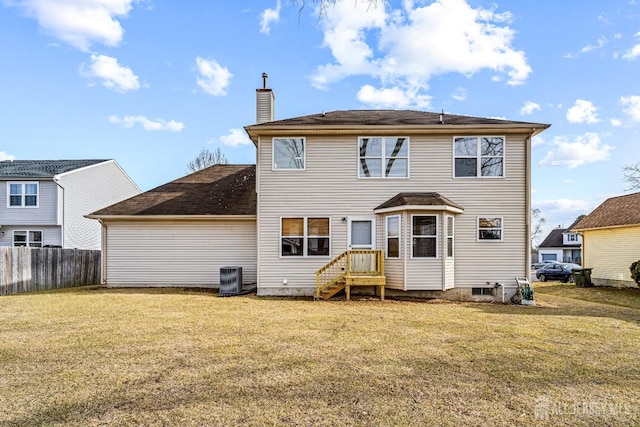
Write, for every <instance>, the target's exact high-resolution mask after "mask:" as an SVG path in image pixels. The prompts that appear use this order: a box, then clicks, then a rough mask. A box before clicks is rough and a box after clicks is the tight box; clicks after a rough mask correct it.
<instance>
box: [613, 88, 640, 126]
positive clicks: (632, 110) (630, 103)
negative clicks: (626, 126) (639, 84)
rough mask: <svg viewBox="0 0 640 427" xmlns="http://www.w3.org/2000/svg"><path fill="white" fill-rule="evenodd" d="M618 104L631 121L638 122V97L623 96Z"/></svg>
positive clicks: (639, 116)
mask: <svg viewBox="0 0 640 427" xmlns="http://www.w3.org/2000/svg"><path fill="white" fill-rule="evenodd" d="M618 103H619V104H620V105H622V107H623V111H624V112H625V114H627V115H628V116H629V117H631V119H632V120H634V121H636V122H640V96H637V95H632V96H623V97H621V98H620V99H619V100H618Z"/></svg>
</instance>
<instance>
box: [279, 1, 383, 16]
mask: <svg viewBox="0 0 640 427" xmlns="http://www.w3.org/2000/svg"><path fill="white" fill-rule="evenodd" d="M340 1H343V0H291V3H293V5H294V6H296V7H297V8H298V12H299V13H302V10H303V9H304V8H305V7H306V6H307V4H308V3H311V4H317V5H318V7H319V10H320V17H322V16H326V15H327V10H328V9H329V8H330V7H333V6H335V5H336V3H338V2H340ZM353 1H354V3H356V4H357V3H366V4H367V9H368V8H370V7H378V5H380V4H383V3H384V2H386V0H353Z"/></svg>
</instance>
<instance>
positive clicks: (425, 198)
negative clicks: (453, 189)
mask: <svg viewBox="0 0 640 427" xmlns="http://www.w3.org/2000/svg"><path fill="white" fill-rule="evenodd" d="M407 210H422V211H425V210H426V211H447V212H453V213H458V214H461V213H463V212H464V209H463V208H462V206H460V205H458V204H457V203H454V202H452V201H451V200H449V199H447V198H446V197H444V196H441V195H440V194H438V193H399V194H397V195H395V196H393V197H392V198H390V199H389V200H387V201H386V202H384V203H383V204H381V205H380V206H378V207H377V208H375V209H374V210H373V211H374V212H375V213H377V214H378V213H386V212H397V211H407Z"/></svg>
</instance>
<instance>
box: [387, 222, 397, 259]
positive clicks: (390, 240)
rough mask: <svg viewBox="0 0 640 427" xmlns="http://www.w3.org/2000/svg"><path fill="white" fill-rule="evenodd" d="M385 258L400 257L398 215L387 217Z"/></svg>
mask: <svg viewBox="0 0 640 427" xmlns="http://www.w3.org/2000/svg"><path fill="white" fill-rule="evenodd" d="M386 233H387V245H386V249H387V250H386V254H387V258H400V215H393V216H388V217H387V226H386Z"/></svg>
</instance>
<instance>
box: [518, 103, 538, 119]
mask: <svg viewBox="0 0 640 427" xmlns="http://www.w3.org/2000/svg"><path fill="white" fill-rule="evenodd" d="M536 110H537V111H540V104H538V103H535V102H533V101H527V102H525V103H524V105H523V106H522V108H521V109H520V115H521V116H527V115H529V114H533V112H534V111H536Z"/></svg>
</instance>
